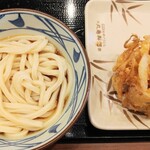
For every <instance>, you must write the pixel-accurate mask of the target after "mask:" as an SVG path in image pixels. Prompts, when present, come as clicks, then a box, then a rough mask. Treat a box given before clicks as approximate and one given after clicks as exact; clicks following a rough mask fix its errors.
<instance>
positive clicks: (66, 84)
mask: <svg viewBox="0 0 150 150" xmlns="http://www.w3.org/2000/svg"><path fill="white" fill-rule="evenodd" d="M72 78H73V75H72V68H71V66H70V64H69V62H68V61H67V59H65V57H64V56H63V55H62V54H61V53H60V51H58V50H57V48H56V47H55V46H54V45H53V44H52V43H51V42H50V41H49V40H48V39H47V38H46V37H45V36H43V35H16V36H11V37H7V38H3V39H1V40H0V134H1V135H3V136H5V137H7V138H11V139H19V138H22V137H25V136H27V135H28V134H30V133H31V132H36V131H39V130H42V129H44V128H46V127H48V125H52V124H53V123H54V122H55V121H56V119H57V118H58V117H59V116H60V114H61V113H62V111H63V109H64V106H65V103H66V101H67V99H68V97H69V95H70V93H71V86H72Z"/></svg>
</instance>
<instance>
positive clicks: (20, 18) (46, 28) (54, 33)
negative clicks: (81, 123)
mask: <svg viewBox="0 0 150 150" xmlns="http://www.w3.org/2000/svg"><path fill="white" fill-rule="evenodd" d="M22 33H23V34H24V33H29V34H44V35H45V36H47V37H48V38H49V39H50V41H51V42H52V43H54V44H55V45H56V46H57V47H58V48H59V50H60V51H61V52H62V53H63V54H64V55H66V57H68V58H69V59H70V62H71V65H72V67H73V74H74V81H73V82H74V86H73V89H72V90H73V94H72V96H71V99H70V100H69V103H68V105H67V107H66V108H65V109H64V111H63V113H62V115H61V116H60V117H59V119H58V120H57V121H56V122H55V123H54V124H53V125H52V126H50V127H49V128H47V129H45V130H42V131H40V132H38V133H36V134H35V135H33V136H29V137H26V138H23V139H19V140H14V141H12V140H8V139H0V149H3V150H4V149H15V150H17V149H19V150H21V149H37V148H43V147H45V146H47V145H49V144H52V143H54V142H56V141H57V140H58V139H59V138H60V137H62V136H63V135H64V134H65V133H66V132H67V130H68V129H69V128H70V127H71V126H72V125H73V124H74V122H75V121H76V120H77V118H78V117H79V115H80V113H81V112H82V110H83V108H84V106H85V104H86V100H87V96H88V93H89V88H90V66H89V62H88V58H87V54H86V52H85V50H84V48H83V46H82V44H81V42H80V41H79V39H78V38H77V37H76V35H75V34H74V33H73V32H72V31H71V30H69V28H68V27H67V26H66V25H64V24H63V23H62V22H61V21H59V20H57V19H56V18H54V17H52V16H50V15H48V14H45V13H42V12H39V11H35V10H31V9H5V10H1V11H0V37H2V36H8V35H15V34H22Z"/></svg>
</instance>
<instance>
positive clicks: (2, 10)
mask: <svg viewBox="0 0 150 150" xmlns="http://www.w3.org/2000/svg"><path fill="white" fill-rule="evenodd" d="M19 11H22V12H27V13H29V12H31V13H36V14H40V15H43V16H46V17H48V18H51V19H53V20H55V21H56V22H58V23H59V24H61V25H62V26H63V27H64V28H65V29H66V30H68V32H69V33H70V34H71V35H72V36H73V37H74V39H76V41H77V42H78V44H79V45H80V47H81V49H82V51H83V54H84V57H85V61H86V64H87V68H88V69H87V74H88V82H87V88H86V93H85V96H84V100H83V104H82V106H81V108H80V110H79V111H78V112H77V114H76V116H75V117H74V119H73V121H72V122H70V123H69V125H68V126H67V128H65V129H64V130H63V131H62V132H61V133H60V134H58V135H57V136H56V137H55V138H54V139H52V140H51V141H48V142H47V143H44V144H43V145H40V146H39V147H37V148H36V149H42V148H46V147H47V146H50V145H52V144H54V143H55V142H57V141H58V140H59V139H60V138H61V137H63V136H64V135H65V133H66V132H67V131H68V130H69V129H70V128H71V127H72V126H73V125H74V123H75V122H76V121H77V119H78V118H79V116H80V114H81V113H82V111H83V109H84V107H85V105H86V102H87V100H88V96H89V91H90V85H91V69H90V62H89V57H88V55H87V52H86V49H85V47H84V46H83V44H82V42H81V41H80V39H79V38H78V37H77V35H76V34H75V33H74V32H73V31H72V30H71V29H70V28H69V27H68V26H67V25H66V24H64V23H63V22H62V21H60V20H59V19H57V18H56V17H54V16H52V15H50V14H48V13H45V12H42V11H39V10H35V9H28V8H9V9H1V10H0V14H1V13H5V12H19Z"/></svg>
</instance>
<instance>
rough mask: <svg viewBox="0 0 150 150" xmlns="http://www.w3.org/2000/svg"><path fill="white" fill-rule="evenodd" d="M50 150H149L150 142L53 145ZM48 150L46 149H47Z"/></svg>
mask: <svg viewBox="0 0 150 150" xmlns="http://www.w3.org/2000/svg"><path fill="white" fill-rule="evenodd" d="M49 149H51V150H150V142H137V143H136V142H135V143H92V144H55V145H53V146H52V148H49ZM47 150H48V149H47Z"/></svg>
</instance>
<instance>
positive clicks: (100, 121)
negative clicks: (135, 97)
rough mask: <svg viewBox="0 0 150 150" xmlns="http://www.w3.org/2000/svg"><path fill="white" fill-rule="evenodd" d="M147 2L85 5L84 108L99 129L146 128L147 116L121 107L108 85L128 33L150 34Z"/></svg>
mask: <svg viewBox="0 0 150 150" xmlns="http://www.w3.org/2000/svg"><path fill="white" fill-rule="evenodd" d="M149 8H150V1H135V0H134V1H133V0H91V1H89V2H88V3H87V4H86V7H85V30H86V32H85V33H86V49H87V52H88V55H89V60H90V64H91V77H92V80H91V91H90V95H89V101H88V110H89V117H90V121H91V123H92V124H93V125H94V126H95V127H96V128H99V129H107V130H128V129H133V130H137V129H150V119H147V118H146V117H144V116H141V115H139V114H135V113H133V112H130V111H128V110H127V109H125V108H123V107H122V105H121V104H120V103H119V102H118V100H117V97H116V95H115V94H114V91H113V88H112V85H111V76H112V67H113V65H114V63H115V61H116V59H117V57H118V55H120V54H121V53H122V52H123V51H124V47H123V45H124V43H125V41H127V39H128V38H129V37H130V36H131V35H132V34H137V35H138V36H139V37H143V36H144V35H150V21H148V20H149V18H150V9H149Z"/></svg>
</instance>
